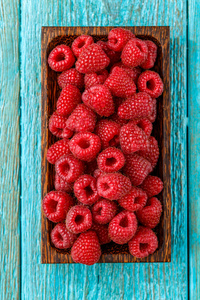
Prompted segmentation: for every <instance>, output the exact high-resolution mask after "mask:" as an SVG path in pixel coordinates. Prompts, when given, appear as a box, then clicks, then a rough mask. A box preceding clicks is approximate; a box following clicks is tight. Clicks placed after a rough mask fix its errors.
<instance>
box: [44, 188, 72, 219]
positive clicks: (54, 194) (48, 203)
mask: <svg viewBox="0 0 200 300" xmlns="http://www.w3.org/2000/svg"><path fill="white" fill-rule="evenodd" d="M72 205H73V200H72V198H71V197H70V196H69V195H68V194H66V193H64V192H59V191H51V192H49V193H48V194H47V195H46V196H45V197H44V199H43V203H42V207H43V211H44V214H45V215H46V217H47V218H48V219H49V220H50V221H51V222H54V223H58V222H61V221H63V220H65V218H66V214H67V211H68V210H69V208H70V206H72Z"/></svg>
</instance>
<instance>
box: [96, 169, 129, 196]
mask: <svg viewBox="0 0 200 300" xmlns="http://www.w3.org/2000/svg"><path fill="white" fill-rule="evenodd" d="M130 190H131V182H130V179H129V178H128V177H126V176H124V175H122V174H121V173H109V174H104V175H101V176H100V177H98V178H97V191H98V194H99V196H101V197H103V198H106V199H109V200H117V199H120V198H121V197H123V196H124V195H126V194H127V193H128V192H129V191H130Z"/></svg>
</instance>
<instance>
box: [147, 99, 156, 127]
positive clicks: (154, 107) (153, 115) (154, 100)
mask: <svg viewBox="0 0 200 300" xmlns="http://www.w3.org/2000/svg"><path fill="white" fill-rule="evenodd" d="M156 102H157V101H156V98H152V103H153V112H152V114H151V115H150V116H148V119H149V121H150V122H152V123H153V122H155V120H156V117H157V107H156V106H157V105H156V104H157V103H156Z"/></svg>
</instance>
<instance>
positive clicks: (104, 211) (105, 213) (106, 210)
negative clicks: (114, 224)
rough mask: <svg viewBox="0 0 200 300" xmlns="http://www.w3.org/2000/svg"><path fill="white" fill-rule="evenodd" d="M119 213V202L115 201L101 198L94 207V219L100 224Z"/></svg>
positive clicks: (107, 221)
mask: <svg viewBox="0 0 200 300" xmlns="http://www.w3.org/2000/svg"><path fill="white" fill-rule="evenodd" d="M116 213H117V204H116V203H115V202H114V201H110V200H107V199H103V198H102V199H101V200H99V201H98V202H96V203H95V204H94V205H93V207H92V218H93V221H94V222H96V223H98V224H107V223H109V222H110V221H111V220H112V219H113V218H114V216H115V215H116Z"/></svg>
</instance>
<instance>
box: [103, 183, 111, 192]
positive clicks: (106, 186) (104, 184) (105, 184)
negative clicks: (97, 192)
mask: <svg viewBox="0 0 200 300" xmlns="http://www.w3.org/2000/svg"><path fill="white" fill-rule="evenodd" d="M109 188H110V187H109V185H108V184H107V182H103V183H102V190H104V191H107V190H109Z"/></svg>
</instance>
